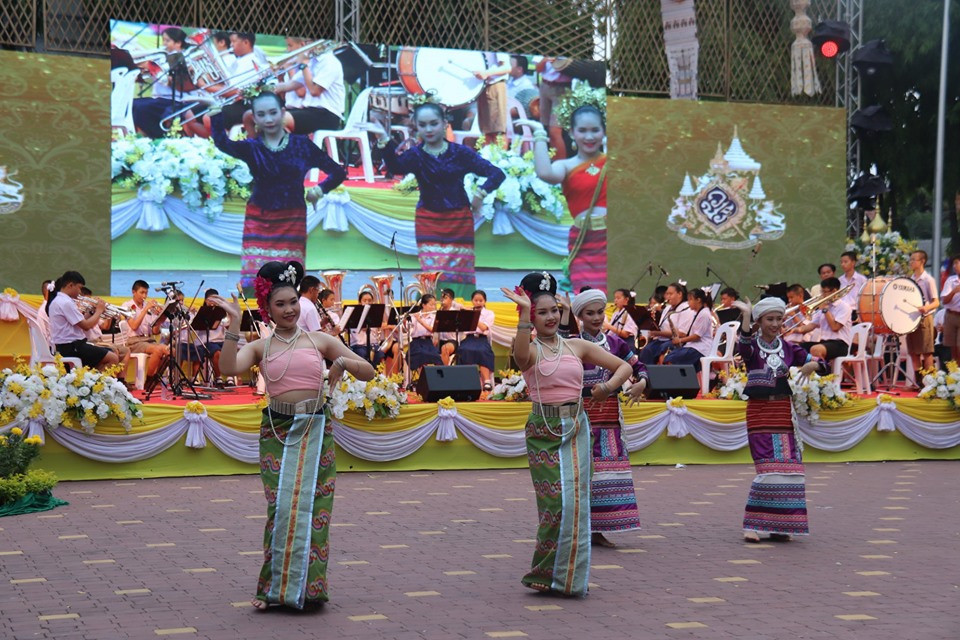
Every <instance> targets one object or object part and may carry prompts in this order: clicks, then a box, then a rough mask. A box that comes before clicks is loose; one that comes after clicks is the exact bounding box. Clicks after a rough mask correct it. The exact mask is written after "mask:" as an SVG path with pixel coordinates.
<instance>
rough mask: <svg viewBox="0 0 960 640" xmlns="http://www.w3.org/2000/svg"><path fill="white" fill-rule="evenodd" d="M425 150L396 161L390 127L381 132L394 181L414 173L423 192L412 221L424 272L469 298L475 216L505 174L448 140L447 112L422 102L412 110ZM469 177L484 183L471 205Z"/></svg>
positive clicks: (472, 285)
mask: <svg viewBox="0 0 960 640" xmlns="http://www.w3.org/2000/svg"><path fill="white" fill-rule="evenodd" d="M413 120H414V122H415V123H416V127H417V135H418V137H419V138H420V139H421V140H422V141H423V142H422V144H417V145H414V146H413V147H412V148H410V149H408V150H406V151H404V152H403V153H402V154H400V155H397V143H396V141H394V140H393V139H391V137H390V130H389V127H387V128H384V129H378V130H377V131H376V133H378V134H379V138H380V142H379V144H378V146H380V148H382V149H383V150H384V152H383V160H384V162H385V163H386V165H387V169H388V170H389V171H390V172H391V173H393V174H395V175H406V174H408V173H412V174H414V175H415V176H416V177H417V184H418V185H419V186H420V200H419V201H418V202H417V212H416V217H415V218H414V227H415V234H416V239H417V254H418V257H419V258H420V268H421V269H422V270H423V271H443V276H442V277H443V280H442V282H443V284H444V286H446V287H449V288H450V289H453V290H454V291H455V293H456V295H458V296H463V297H466V296H467V295H469V293H470V292H471V291H472V290H473V289H474V288H475V285H476V283H477V276H476V271H475V257H474V224H473V215H474V212H476V211H477V210H479V208H480V205H481V204H482V203H483V198H484V197H486V195H487V194H488V193H490V192H492V191H496V189H497V188H498V187H499V186H500V184H501V183H502V182H503V181H504V180H505V179H506V176H505V175H504V173H503V171H501V170H500V169H498V168H497V167H495V166H493V165H492V164H491V163H490V162H488V161H487V160H484V159H483V158H482V157H480V154H479V153H477V152H476V151H474V150H473V149H471V148H470V147H466V146H464V145H462V144H457V143H455V142H447V140H446V137H445V136H446V126H447V123H446V120H445V117H444V112H443V107H441V106H440V105H438V104H435V103H432V102H424V103H421V104H419V105H417V106H416V107H414V109H413ZM468 173H472V174H475V175H478V176H482V177H485V178H486V179H487V180H486V182H484V183H483V187H482V188H481V189H480V192H479V193H478V194H477V195H475V196H474V197H473V199H472V200H470V198H469V196H468V195H467V192H466V190H465V189H464V186H463V178H464V176H465V175H467V174H468Z"/></svg>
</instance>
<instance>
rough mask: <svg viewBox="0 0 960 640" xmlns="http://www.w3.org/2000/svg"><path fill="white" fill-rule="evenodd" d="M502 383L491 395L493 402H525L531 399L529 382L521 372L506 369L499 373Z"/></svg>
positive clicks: (497, 385) (494, 388)
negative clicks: (528, 387)
mask: <svg viewBox="0 0 960 640" xmlns="http://www.w3.org/2000/svg"><path fill="white" fill-rule="evenodd" d="M497 374H498V375H499V376H500V382H499V383H497V384H496V385H495V386H494V387H493V391H491V393H490V399H491V400H506V401H507V402H524V401H526V400H529V399H530V391H529V389H527V382H526V380H524V379H523V375H521V373H520V372H519V371H515V370H513V369H505V370H503V371H498V372H497Z"/></svg>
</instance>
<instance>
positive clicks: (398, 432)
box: [0, 388, 960, 480]
mask: <svg viewBox="0 0 960 640" xmlns="http://www.w3.org/2000/svg"><path fill="white" fill-rule="evenodd" d="M258 400H259V398H257V397H255V396H253V394H252V393H250V392H249V391H248V390H247V388H242V389H241V390H238V391H235V392H233V393H224V394H220V396H219V397H218V398H217V399H215V400H204V401H202V403H203V408H202V410H201V412H200V413H193V412H191V411H190V410H189V409H188V408H187V406H186V405H187V402H186V401H169V402H166V401H152V402H149V403H147V404H146V406H145V410H144V418H143V421H142V423H139V422H136V421H135V422H134V425H133V429H132V431H131V433H130V434H126V433H124V431H123V428H122V427H121V426H120V425H119V424H117V423H115V422H107V423H105V424H103V425H101V426H98V428H97V430H96V432H95V433H94V434H93V435H88V434H85V433H83V432H82V431H79V430H77V429H71V428H66V427H59V428H57V429H55V430H50V429H45V430H44V437H45V440H46V444H45V446H44V448H43V450H42V458H41V459H40V460H39V461H38V463H37V466H39V467H42V468H44V469H49V470H51V471H54V472H56V473H57V475H58V476H59V477H60V478H61V479H63V480H91V479H106V478H151V477H176V476H197V475H229V474H236V473H256V472H257V470H258V465H257V439H258V433H259V425H260V417H261V411H260V409H258V408H257V406H256V403H257V401H258ZM745 407H746V404H745V403H743V402H738V401H729V400H688V401H683V402H674V401H670V402H662V401H661V402H646V403H643V404H641V405H638V406H633V407H624V410H623V413H624V422H625V428H624V434H625V438H626V440H627V445H628V448H629V449H630V451H631V454H630V457H631V461H632V462H633V464H635V465H675V464H685V465H686V464H730V463H743V464H747V463H749V462H750V453H749V450H748V448H747V446H746V444H747V441H746V429H745V424H744V417H745ZM194 408H197V407H194ZM529 411H530V404H529V403H525V402H494V401H489V402H487V401H480V402H471V403H456V404H455V406H453V407H452V408H444V407H442V406H439V405H437V404H433V403H419V404H410V405H408V406H406V407H404V408H403V410H402V412H401V414H400V416H399V417H398V418H397V419H396V420H374V421H367V420H366V419H365V418H364V417H363V416H361V415H359V414H354V413H348V414H346V415H345V416H344V418H343V419H342V420H336V419H334V420H333V429H334V436H335V439H336V442H337V467H338V469H339V470H340V471H364V472H371V471H412V470H446V469H509V468H522V467H525V466H526V464H527V459H526V453H525V444H524V424H525V420H526V417H527V415H528V413H529ZM32 428H33V430H34V432H37V433H39V426H37V425H34V426H33V427H32ZM4 430H6V427H0V432H2V431H4ZM799 431H800V433H801V436H802V438H803V440H804V441H805V443H806V448H805V449H804V458H805V460H807V461H810V462H848V461H858V462H861V461H878V460H917V459H950V460H953V459H958V458H960V420H958V413H957V412H956V410H954V409H953V408H951V407H950V406H949V405H948V404H947V403H946V402H944V401H933V402H929V401H927V400H920V399H917V398H906V397H905V398H893V397H890V396H882V397H877V396H872V397H865V398H859V399H857V400H855V401H854V403H853V405H852V406H849V407H845V408H844V409H841V410H838V411H834V412H829V413H826V412H825V413H823V414H821V421H819V422H817V423H814V424H809V423H805V422H804V423H801V425H800V427H799Z"/></svg>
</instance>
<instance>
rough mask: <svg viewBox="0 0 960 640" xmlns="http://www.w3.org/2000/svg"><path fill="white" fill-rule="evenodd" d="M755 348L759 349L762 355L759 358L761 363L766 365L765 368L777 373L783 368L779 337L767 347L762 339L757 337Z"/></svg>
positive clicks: (781, 347)
mask: <svg viewBox="0 0 960 640" xmlns="http://www.w3.org/2000/svg"><path fill="white" fill-rule="evenodd" d="M757 346H758V347H760V351H761V352H762V353H763V355H762V356H761V357H762V358H763V361H764V362H766V363H767V366H768V367H770V368H771V369H773V370H774V371H777V370H779V369H781V368H783V367H784V362H783V351H782V349H783V341H782V340H780V338H779V336H778V337H777V339H776V340H775V341H774V343H773V344H772V345H769V346H768V345H767V344H766V343H765V342H764V341H763V338H760V337H759V336H758V337H757Z"/></svg>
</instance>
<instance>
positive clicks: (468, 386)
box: [417, 364, 482, 402]
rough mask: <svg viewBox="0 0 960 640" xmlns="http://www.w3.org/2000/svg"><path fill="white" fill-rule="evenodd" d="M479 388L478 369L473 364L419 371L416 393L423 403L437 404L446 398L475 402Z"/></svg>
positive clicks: (478, 394)
mask: <svg viewBox="0 0 960 640" xmlns="http://www.w3.org/2000/svg"><path fill="white" fill-rule="evenodd" d="M481 387H482V385H481V383H480V369H478V368H477V365H475V364H461V365H455V366H450V367H424V368H423V369H421V370H420V380H419V381H418V382H417V393H419V394H420V397H421V398H423V401H424V402H437V401H438V400H442V399H443V398H446V397H447V396H450V397H451V398H453V399H454V400H456V401H457V402H476V401H477V400H478V399H480V389H481Z"/></svg>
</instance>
